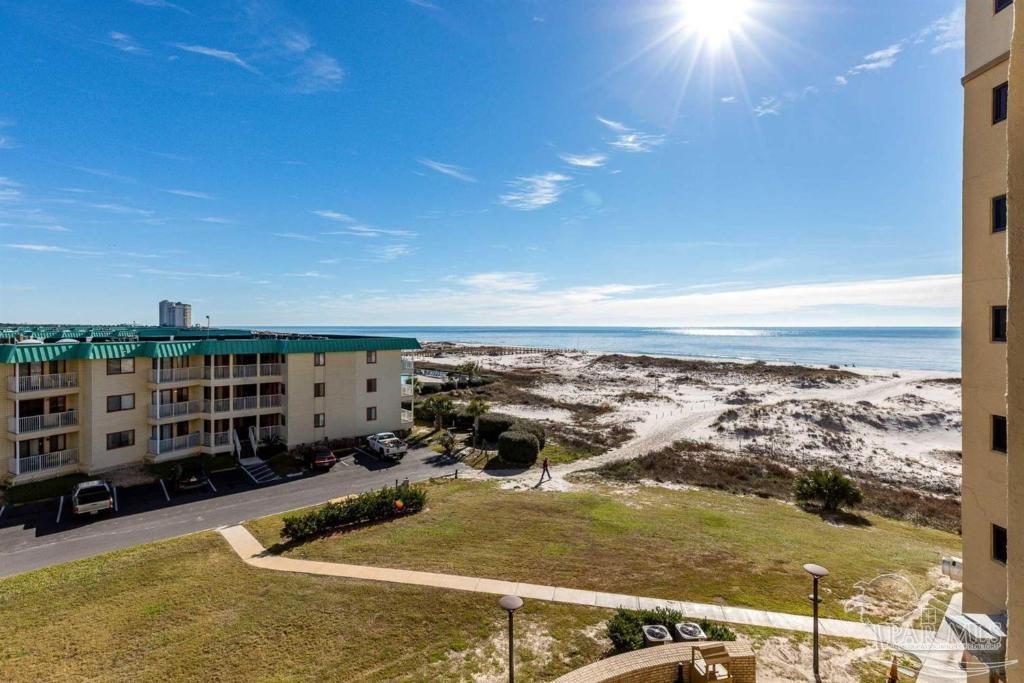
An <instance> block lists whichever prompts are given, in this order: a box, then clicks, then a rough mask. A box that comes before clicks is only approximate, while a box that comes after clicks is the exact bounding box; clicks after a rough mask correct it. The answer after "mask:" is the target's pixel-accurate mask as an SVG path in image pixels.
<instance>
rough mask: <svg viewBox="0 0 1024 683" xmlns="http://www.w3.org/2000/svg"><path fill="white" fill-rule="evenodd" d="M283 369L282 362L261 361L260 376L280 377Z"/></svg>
mask: <svg viewBox="0 0 1024 683" xmlns="http://www.w3.org/2000/svg"><path fill="white" fill-rule="evenodd" d="M281 370H282V367H281V363H261V364H260V377H279V376H280V375H281Z"/></svg>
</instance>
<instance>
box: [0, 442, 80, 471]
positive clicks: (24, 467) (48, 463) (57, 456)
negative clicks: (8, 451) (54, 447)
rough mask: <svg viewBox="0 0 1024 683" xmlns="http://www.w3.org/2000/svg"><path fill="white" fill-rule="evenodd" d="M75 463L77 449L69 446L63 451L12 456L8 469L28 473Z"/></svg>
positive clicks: (76, 461) (76, 462)
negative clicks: (19, 456)
mask: <svg viewBox="0 0 1024 683" xmlns="http://www.w3.org/2000/svg"><path fill="white" fill-rule="evenodd" d="M76 464H78V449H77V448H69V449H67V450H64V451H54V452H53V453H40V454H39V455H27V456H24V457H21V458H18V457H13V458H11V461H10V465H9V470H10V472H11V474H30V473H32V472H43V471H45V470H54V469H57V468H58V467H67V466H68V465H76Z"/></svg>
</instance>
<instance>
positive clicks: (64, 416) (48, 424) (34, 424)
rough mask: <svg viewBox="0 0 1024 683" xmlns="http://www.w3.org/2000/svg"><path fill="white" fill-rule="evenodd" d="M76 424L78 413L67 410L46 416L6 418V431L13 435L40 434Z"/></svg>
mask: <svg viewBox="0 0 1024 683" xmlns="http://www.w3.org/2000/svg"><path fill="white" fill-rule="evenodd" d="M77 424H78V411H77V410H67V411H65V412H63V413H50V414H48V415H33V416H31V417H22V418H17V417H9V418H7V431H9V432H11V433H13V434H28V433H30V432H41V431H43V430H44V429H57V428H60V427H74V426H75V425H77Z"/></svg>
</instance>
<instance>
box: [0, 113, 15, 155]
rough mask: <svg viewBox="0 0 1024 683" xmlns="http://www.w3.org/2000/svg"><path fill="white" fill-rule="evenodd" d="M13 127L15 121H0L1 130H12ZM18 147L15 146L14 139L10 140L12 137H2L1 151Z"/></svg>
mask: <svg viewBox="0 0 1024 683" xmlns="http://www.w3.org/2000/svg"><path fill="white" fill-rule="evenodd" d="M13 125H14V122H13V121H8V120H6V119H0V130H2V129H4V128H10V127H11V126H13ZM17 146H18V145H17V144H15V142H14V139H13V138H10V137H8V136H6V135H0V149H14V148H15V147H17Z"/></svg>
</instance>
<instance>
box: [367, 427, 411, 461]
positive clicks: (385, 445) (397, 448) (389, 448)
mask: <svg viewBox="0 0 1024 683" xmlns="http://www.w3.org/2000/svg"><path fill="white" fill-rule="evenodd" d="M366 443H368V444H369V446H370V450H372V451H373V452H374V453H376V454H377V455H379V456H382V457H384V458H392V459H394V460H400V459H401V458H402V456H403V455H405V454H406V453H407V452H408V451H409V446H408V445H406V443H405V442H404V441H402V440H401V439H399V438H398V437H397V436H395V435H394V434H392V433H391V432H381V433H380V434H374V435H373V436H368V437H366Z"/></svg>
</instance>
